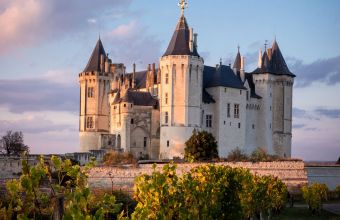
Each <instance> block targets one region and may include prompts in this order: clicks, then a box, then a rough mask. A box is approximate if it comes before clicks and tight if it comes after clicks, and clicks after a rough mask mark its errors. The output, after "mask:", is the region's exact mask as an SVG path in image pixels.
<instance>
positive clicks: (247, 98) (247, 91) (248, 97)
mask: <svg viewBox="0 0 340 220" xmlns="http://www.w3.org/2000/svg"><path fill="white" fill-rule="evenodd" d="M248 100H249V91H247V101H248Z"/></svg>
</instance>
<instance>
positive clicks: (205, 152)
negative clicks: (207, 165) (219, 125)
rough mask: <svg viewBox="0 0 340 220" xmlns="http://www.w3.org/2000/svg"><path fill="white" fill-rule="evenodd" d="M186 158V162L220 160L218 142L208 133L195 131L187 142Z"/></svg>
mask: <svg viewBox="0 0 340 220" xmlns="http://www.w3.org/2000/svg"><path fill="white" fill-rule="evenodd" d="M185 146H186V147H185V149H184V151H185V153H184V158H185V160H186V161H205V160H211V159H215V158H218V152H217V141H216V140H215V138H214V136H213V135H212V134H211V133H209V132H207V131H199V132H197V131H196V130H194V131H193V133H192V136H191V137H190V138H189V140H187V141H186V142H185Z"/></svg>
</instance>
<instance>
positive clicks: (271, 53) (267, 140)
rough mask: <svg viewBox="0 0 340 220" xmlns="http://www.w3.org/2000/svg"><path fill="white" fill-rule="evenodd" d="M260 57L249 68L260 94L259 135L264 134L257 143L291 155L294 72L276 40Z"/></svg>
mask: <svg viewBox="0 0 340 220" xmlns="http://www.w3.org/2000/svg"><path fill="white" fill-rule="evenodd" d="M259 59H261V60H259V62H258V64H259V67H258V68H257V69H256V70H255V71H253V72H252V74H253V77H254V83H255V85H256V88H257V93H258V94H259V95H260V96H261V97H262V103H261V110H260V112H259V117H258V123H259V125H260V126H259V127H260V130H259V132H260V133H259V134H258V135H259V136H260V137H263V138H262V139H259V142H258V147H266V148H267V151H268V153H270V154H276V155H280V156H284V157H290V156H291V140H292V99H293V97H292V94H293V84H294V77H295V75H294V74H293V73H292V72H290V70H289V69H288V66H287V64H286V62H285V60H284V58H283V56H282V53H281V51H280V48H279V46H278V44H277V42H276V40H275V41H274V43H273V45H272V47H271V48H268V49H266V50H265V51H264V53H263V55H262V57H261V58H259Z"/></svg>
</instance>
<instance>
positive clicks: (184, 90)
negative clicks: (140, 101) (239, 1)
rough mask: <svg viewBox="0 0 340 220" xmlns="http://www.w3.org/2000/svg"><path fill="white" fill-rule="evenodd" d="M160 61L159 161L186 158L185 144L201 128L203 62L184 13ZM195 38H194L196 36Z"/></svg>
mask: <svg viewBox="0 0 340 220" xmlns="http://www.w3.org/2000/svg"><path fill="white" fill-rule="evenodd" d="M183 10H184V8H182V16H181V17H180V19H179V21H178V24H177V26H176V30H175V32H174V34H173V36H172V39H171V41H170V43H169V46H168V48H167V50H166V52H165V54H164V55H163V56H162V57H161V59H160V71H161V91H160V117H161V119H160V127H161V129H160V158H162V159H171V158H174V157H183V156H184V148H185V142H186V141H187V140H188V139H189V138H190V136H191V135H192V132H193V130H194V129H198V130H200V129H201V120H200V118H201V117H200V115H201V106H202V81H203V67H204V66H203V62H204V61H203V59H202V58H201V57H200V56H199V54H198V53H197V42H196V41H197V40H196V36H197V35H194V34H193V30H192V29H189V27H188V24H187V22H186V19H185V17H184V14H183ZM194 36H195V37H194Z"/></svg>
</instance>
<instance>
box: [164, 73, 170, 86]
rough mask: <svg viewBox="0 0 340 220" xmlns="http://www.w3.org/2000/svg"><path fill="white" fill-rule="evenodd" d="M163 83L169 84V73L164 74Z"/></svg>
mask: <svg viewBox="0 0 340 220" xmlns="http://www.w3.org/2000/svg"><path fill="white" fill-rule="evenodd" d="M165 84H169V74H168V73H166V74H165Z"/></svg>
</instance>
